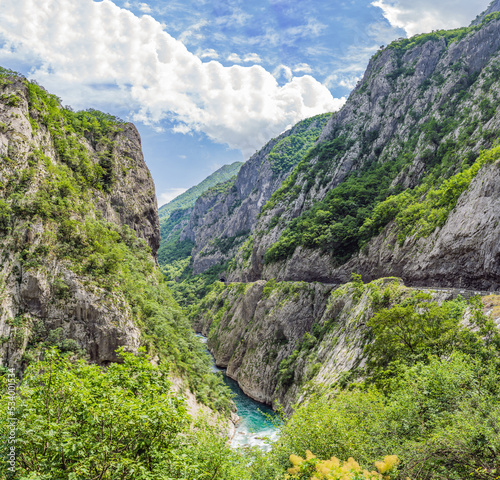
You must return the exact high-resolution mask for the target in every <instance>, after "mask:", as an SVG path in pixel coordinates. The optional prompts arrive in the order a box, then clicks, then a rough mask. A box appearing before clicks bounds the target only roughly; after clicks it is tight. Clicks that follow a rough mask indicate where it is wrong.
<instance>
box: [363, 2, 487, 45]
mask: <svg viewBox="0 0 500 480" xmlns="http://www.w3.org/2000/svg"><path fill="white" fill-rule="evenodd" d="M490 3H491V0H472V1H471V0H438V1H436V0H376V1H374V2H372V5H374V6H375V7H380V8H381V9H382V11H383V13H384V16H385V17H386V18H387V20H389V22H390V23H391V25H392V26H394V27H399V28H402V29H404V30H405V31H406V33H407V35H408V36H409V37H410V36H412V35H416V34H418V33H428V32H431V31H432V30H439V29H451V28H459V27H465V26H467V25H469V24H470V22H471V21H472V20H474V18H476V16H477V15H478V14H479V13H481V12H482V11H484V10H485V9H486V7H487V6H488V5H489V4H490Z"/></svg>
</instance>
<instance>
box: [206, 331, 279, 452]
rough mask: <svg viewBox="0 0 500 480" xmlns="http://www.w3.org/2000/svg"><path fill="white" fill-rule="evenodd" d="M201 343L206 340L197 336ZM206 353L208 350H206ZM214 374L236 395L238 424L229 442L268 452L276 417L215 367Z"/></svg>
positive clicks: (272, 438)
mask: <svg viewBox="0 0 500 480" xmlns="http://www.w3.org/2000/svg"><path fill="white" fill-rule="evenodd" d="M197 337H199V338H200V340H201V341H202V342H203V343H206V342H207V339H206V338H205V337H203V336H202V335H197ZM207 351H208V350H207ZM212 369H213V371H214V372H222V374H223V376H224V383H225V384H226V385H227V386H228V387H229V388H230V389H231V391H232V392H233V393H234V394H235V395H236V397H235V398H234V399H233V400H234V403H235V404H236V408H237V412H236V413H237V415H238V416H239V417H240V419H241V420H240V422H239V423H238V425H237V427H236V434H235V436H234V438H233V440H232V442H231V445H232V446H233V447H235V448H237V447H243V446H252V447H253V446H258V447H260V448H262V449H263V450H269V449H270V448H271V447H270V444H269V441H274V440H276V439H277V436H278V429H277V427H276V426H275V425H274V422H273V421H272V419H274V420H275V421H277V420H278V418H277V415H276V414H275V413H274V411H273V410H272V409H271V408H270V407H268V406H267V405H265V404H263V403H260V402H256V401H255V400H253V399H251V398H250V397H249V396H248V395H245V394H244V393H243V390H241V388H240V387H239V385H238V383H237V382H236V381H234V380H233V379H231V378H229V377H228V376H227V375H226V374H225V370H222V369H220V368H218V367H216V366H215V362H214V364H213V367H212Z"/></svg>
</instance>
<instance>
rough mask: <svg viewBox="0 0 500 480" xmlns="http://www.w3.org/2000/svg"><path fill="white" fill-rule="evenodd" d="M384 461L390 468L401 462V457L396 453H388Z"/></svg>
mask: <svg viewBox="0 0 500 480" xmlns="http://www.w3.org/2000/svg"><path fill="white" fill-rule="evenodd" d="M384 463H385V464H386V465H387V466H388V467H389V470H390V469H391V468H392V467H394V466H395V465H397V464H398V463H399V458H398V457H397V456H396V455H386V456H385V457H384Z"/></svg>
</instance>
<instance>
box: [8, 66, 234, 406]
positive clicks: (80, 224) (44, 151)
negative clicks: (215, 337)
mask: <svg viewBox="0 0 500 480" xmlns="http://www.w3.org/2000/svg"><path fill="white" fill-rule="evenodd" d="M159 233H160V232H159V221H158V214H157V208H156V200H155V193H154V184H153V181H152V179H151V175H150V173H149V171H148V169H147V166H146V164H145V162H144V159H143V156H142V151H141V144H140V137H139V134H138V132H137V130H136V128H135V127H134V125H132V124H126V123H123V122H122V121H120V120H119V119H117V118H114V117H112V116H110V115H106V114H104V113H102V112H97V111H94V110H90V111H86V112H76V113H75V112H73V111H72V110H70V109H68V108H63V107H62V106H61V103H60V100H59V99H58V98H57V97H55V96H54V95H51V94H49V93H48V92H46V91H45V90H44V89H43V88H42V87H40V86H38V85H37V84H35V83H33V82H28V81H27V80H26V79H24V78H23V77H20V76H18V75H16V74H15V73H14V72H9V71H5V70H0V258H1V259H2V262H1V266H0V337H1V342H0V358H1V360H2V362H3V364H4V365H7V366H9V367H11V368H13V369H16V370H18V371H19V372H21V371H22V369H24V368H25V367H26V366H27V365H28V364H30V363H32V362H36V361H37V360H39V359H40V357H41V356H42V355H43V352H44V351H45V350H47V349H48V348H50V347H52V346H56V347H58V348H59V349H60V350H61V351H63V352H72V353H73V354H74V355H77V356H80V357H84V358H85V359H87V360H89V361H90V362H92V363H97V364H102V365H107V364H109V363H110V362H115V361H121V357H120V355H119V353H118V352H117V349H119V348H120V347H122V348H124V349H125V350H126V351H131V352H135V353H136V352H137V351H138V349H139V347H141V346H143V347H145V348H146V349H147V350H148V352H149V353H150V354H151V355H152V357H153V358H155V359H156V361H157V362H158V361H160V362H168V363H170V365H171V370H172V373H173V374H175V375H181V376H182V377H183V378H184V379H185V380H186V381H187V382H188V383H189V385H190V387H191V388H192V389H193V390H195V391H196V392H197V398H198V400H199V401H202V402H204V403H206V404H208V405H210V406H212V407H214V408H218V409H220V410H224V411H226V412H227V411H229V409H230V406H231V402H230V400H229V399H228V398H227V395H226V393H224V392H225V391H226V390H225V387H223V386H222V381H221V380H220V379H218V378H215V377H214V376H213V375H211V373H210V360H209V359H208V358H207V356H206V354H205V352H204V348H203V346H202V345H201V344H200V342H199V341H198V340H197V339H196V338H195V336H194V334H193V333H192V330H191V329H190V325H189V323H188V321H187V319H186V318H185V316H184V315H183V313H182V311H181V309H180V307H179V306H178V305H177V303H176V302H175V301H174V300H173V298H172V296H171V293H170V291H169V290H168V288H167V287H166V285H165V283H164V282H163V276H162V274H161V273H160V271H159V269H158V267H157V264H156V250H157V248H158V244H159V240H160V238H159V236H160V235H159ZM208 383H210V384H211V386H210V387H208ZM195 385H196V386H197V387H199V389H198V390H196V389H195ZM203 385H204V389H203V388H202V387H203ZM201 390H203V391H201Z"/></svg>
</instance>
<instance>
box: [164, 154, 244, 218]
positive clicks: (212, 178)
mask: <svg viewBox="0 0 500 480" xmlns="http://www.w3.org/2000/svg"><path fill="white" fill-rule="evenodd" d="M242 165H243V162H234V163H232V164H231V165H224V166H223V167H221V168H219V169H218V170H216V171H215V172H214V173H212V174H211V175H209V176H208V177H207V178H205V180H203V181H202V182H201V183H199V184H198V185H195V186H194V187H191V188H190V189H188V190H187V191H185V192H184V193H183V194H181V195H179V196H178V197H176V198H174V199H173V200H171V201H170V202H168V203H166V204H165V205H162V206H161V207H160V208H159V210H158V213H159V216H160V223H161V222H162V220H163V219H164V218H165V217H169V216H170V215H171V213H172V212H173V211H175V210H185V209H186V208H191V207H192V206H193V205H194V204H195V202H196V200H197V198H198V197H199V196H200V195H201V194H203V193H204V192H206V191H207V190H208V189H209V188H211V187H213V186H214V185H217V184H218V183H222V182H225V181H227V180H229V179H230V178H232V177H234V176H235V175H237V174H238V172H239V171H240V168H241V166H242Z"/></svg>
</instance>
